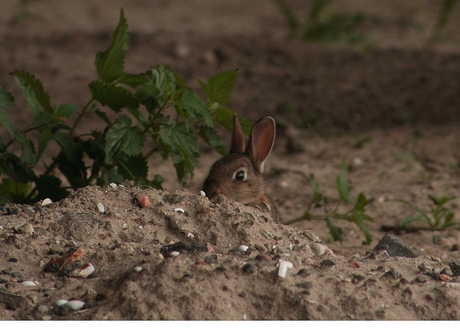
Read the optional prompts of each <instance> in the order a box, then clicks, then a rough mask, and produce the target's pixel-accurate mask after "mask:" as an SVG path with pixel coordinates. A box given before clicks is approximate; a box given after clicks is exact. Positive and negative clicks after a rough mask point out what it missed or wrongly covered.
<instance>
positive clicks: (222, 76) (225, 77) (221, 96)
mask: <svg viewBox="0 0 460 328" xmlns="http://www.w3.org/2000/svg"><path fill="white" fill-rule="evenodd" d="M236 72H237V70H236V69H232V70H228V71H222V72H219V73H217V74H216V75H214V76H212V77H210V78H209V79H208V83H206V84H205V83H204V82H202V81H200V80H198V79H196V80H197V81H198V83H200V85H201V87H202V88H203V90H204V92H205V94H206V97H207V98H208V100H209V101H212V102H217V103H219V104H222V105H225V104H227V103H228V101H229V99H230V94H231V93H232V90H233V87H234V86H235V81H236V76H237V73H236Z"/></svg>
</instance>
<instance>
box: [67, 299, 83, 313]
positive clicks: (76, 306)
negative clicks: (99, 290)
mask: <svg viewBox="0 0 460 328" xmlns="http://www.w3.org/2000/svg"><path fill="white" fill-rule="evenodd" d="M84 305H85V302H83V301H78V300H73V301H69V302H67V303H65V304H64V306H65V307H66V308H69V309H71V310H73V311H78V310H81V308H82V307H83V306H84Z"/></svg>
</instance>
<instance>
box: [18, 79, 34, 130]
mask: <svg viewBox="0 0 460 328" xmlns="http://www.w3.org/2000/svg"><path fill="white" fill-rule="evenodd" d="M15 80H16V82H17V83H18V85H19V88H20V89H21V92H22V94H23V95H24V98H25V99H26V101H27V104H28V105H29V107H30V109H31V110H32V121H33V122H35V121H36V119H37V117H38V115H40V104H39V102H38V101H37V99H36V98H35V93H34V91H33V90H32V87H31V86H30V85H27V84H26V83H25V82H24V81H23V80H21V79H20V78H18V77H15Z"/></svg>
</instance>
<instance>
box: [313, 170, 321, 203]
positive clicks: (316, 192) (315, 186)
mask: <svg viewBox="0 0 460 328" xmlns="http://www.w3.org/2000/svg"><path fill="white" fill-rule="evenodd" d="M310 186H311V188H312V189H313V195H314V196H313V197H314V198H315V199H316V201H317V202H318V203H321V202H322V200H323V193H322V192H321V189H320V188H319V184H318V182H317V181H316V180H315V175H314V174H313V173H311V174H310Z"/></svg>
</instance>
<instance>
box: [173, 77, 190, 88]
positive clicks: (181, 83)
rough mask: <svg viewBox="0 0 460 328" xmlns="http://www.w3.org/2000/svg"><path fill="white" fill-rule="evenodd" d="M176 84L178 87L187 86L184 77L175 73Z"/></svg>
mask: <svg viewBox="0 0 460 328" xmlns="http://www.w3.org/2000/svg"><path fill="white" fill-rule="evenodd" d="M175 76H176V84H177V88H178V89H186V88H187V82H185V80H184V78H183V77H182V76H180V75H179V74H176V75H175Z"/></svg>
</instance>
